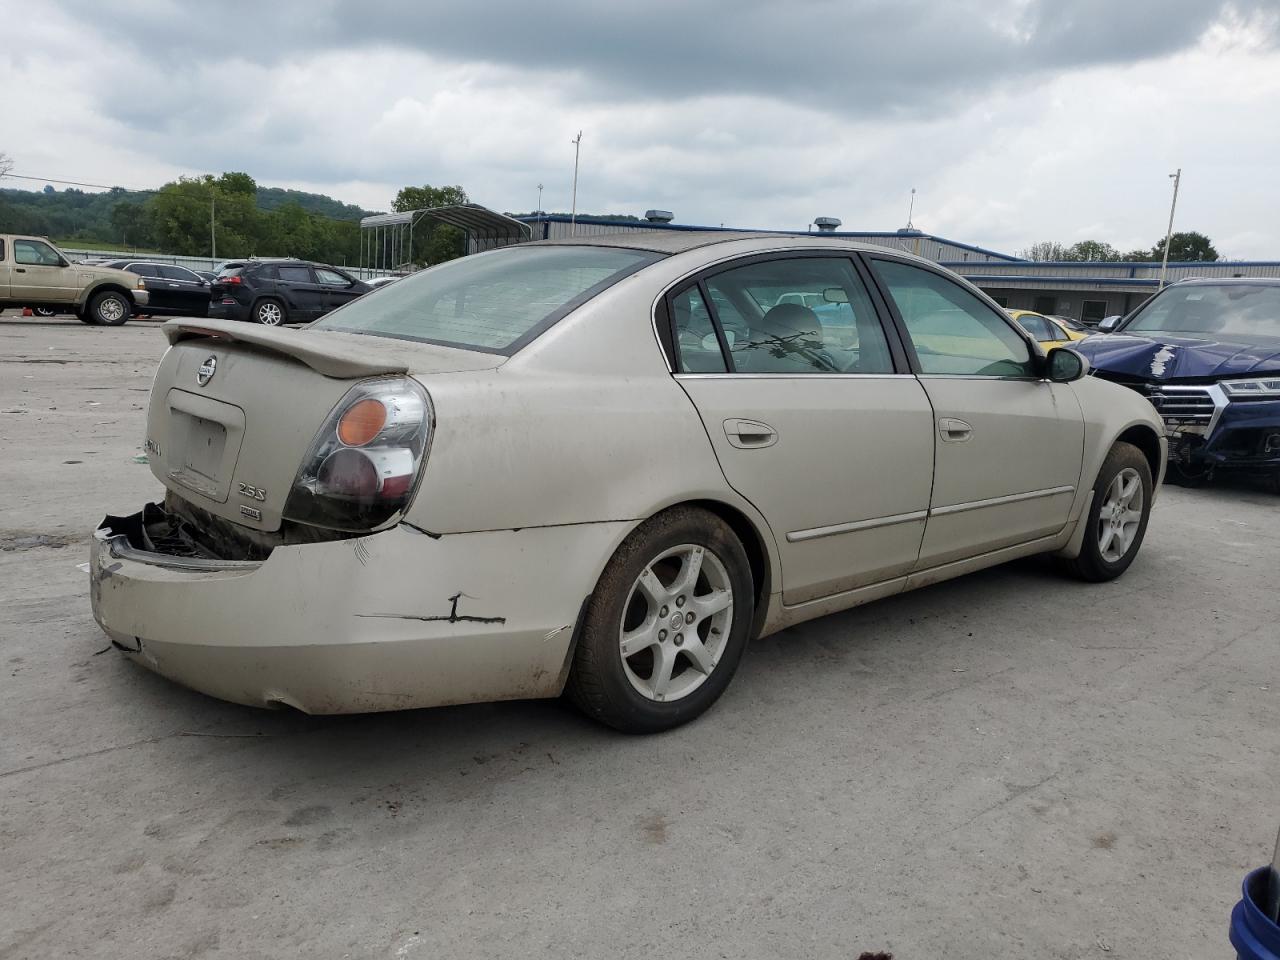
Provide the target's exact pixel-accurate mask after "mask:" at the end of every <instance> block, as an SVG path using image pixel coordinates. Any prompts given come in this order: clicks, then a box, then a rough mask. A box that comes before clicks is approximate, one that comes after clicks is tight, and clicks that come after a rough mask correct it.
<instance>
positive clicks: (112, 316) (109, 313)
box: [88, 290, 133, 327]
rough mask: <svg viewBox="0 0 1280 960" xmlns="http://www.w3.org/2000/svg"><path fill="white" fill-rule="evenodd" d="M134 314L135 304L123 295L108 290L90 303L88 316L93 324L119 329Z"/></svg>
mask: <svg viewBox="0 0 1280 960" xmlns="http://www.w3.org/2000/svg"><path fill="white" fill-rule="evenodd" d="M132 313H133V304H132V303H130V302H129V300H128V298H126V297H125V295H124V294H122V293H116V292H115V291H114V290H107V291H105V292H103V293H100V294H98V295H97V296H95V297H94V298H93V299H92V300H90V301H89V309H88V314H89V317H90V318H91V321H92V322H93V323H103V324H106V325H107V326H109V327H118V326H120V324H122V323H124V322H125V321H126V320H128V319H129V316H130V314H132Z"/></svg>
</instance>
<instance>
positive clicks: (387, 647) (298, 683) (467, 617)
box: [90, 504, 629, 713]
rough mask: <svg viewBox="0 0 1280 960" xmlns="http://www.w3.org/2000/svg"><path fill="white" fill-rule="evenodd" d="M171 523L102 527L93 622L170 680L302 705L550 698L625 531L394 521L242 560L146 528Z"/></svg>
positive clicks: (400, 705)
mask: <svg viewBox="0 0 1280 960" xmlns="http://www.w3.org/2000/svg"><path fill="white" fill-rule="evenodd" d="M164 520H165V515H164V512H163V510H162V509H161V508H159V507H157V506H156V505H154V504H151V505H148V507H147V510H146V511H144V512H139V513H137V514H134V515H132V516H130V517H108V518H106V519H105V520H104V521H103V524H102V525H101V526H100V527H99V528H98V530H97V531H96V532H95V534H94V537H93V542H92V547H91V557H90V578H91V597H92V602H93V614H94V618H95V619H96V620H97V621H98V623H99V625H100V626H101V627H102V629H103V630H104V631H106V633H107V635H108V636H110V638H111V640H112V642H113V643H114V645H115V646H116V647H117V648H118V649H120V650H122V651H123V652H124V653H125V654H126V655H127V656H129V657H130V658H131V659H133V660H134V661H136V662H138V663H140V664H142V665H143V666H145V667H147V668H149V669H151V670H154V671H155V672H156V673H159V674H162V675H163V676H166V677H169V678H170V679H172V680H175V681H177V682H178V683H181V684H184V685H186V686H188V687H192V688H194V689H196V690H199V691H202V692H204V693H207V694H210V695H211V696H215V697H219V698H221V699H223V700H230V701H233V702H235V703H243V704H249V705H253V706H268V707H270V706H280V705H288V706H292V707H296V708H297V709H299V710H302V711H305V712H307V713H362V712H371V711H382V710H401V709H409V708H415V707H430V706H441V705H445V704H453V703H469V702H476V701H485V700H508V699H521V698H533V697H551V696H556V695H558V694H559V693H560V690H561V688H562V687H563V684H564V677H565V675H566V673H567V666H568V658H569V654H570V652H571V651H570V643H571V639H572V636H573V627H574V624H575V622H576V620H577V618H578V616H579V613H580V610H581V608H582V605H583V601H584V598H585V597H586V595H587V594H588V593H590V592H591V590H592V589H593V588H594V586H595V581H596V578H597V577H598V576H599V573H600V569H601V568H602V566H603V563H604V558H607V557H608V556H610V555H611V553H612V551H613V548H614V546H615V545H616V544H617V542H619V541H620V540H621V538H622V537H623V536H624V535H625V533H626V531H627V528H628V526H629V525H627V524H623V523H602V524H584V525H576V526H572V527H543V528H533V529H526V530H521V531H510V530H507V531H491V532H483V533H467V534H449V535H445V536H438V537H437V536H430V535H427V534H425V533H423V532H421V531H418V530H417V529H415V528H412V527H409V526H406V525H400V526H397V527H394V528H392V529H390V530H387V531H384V532H382V533H377V534H373V535H370V536H365V537H355V538H351V539H344V540H333V541H328V542H322V543H307V544H299V545H286V546H277V547H275V548H274V549H273V550H271V552H270V554H269V555H268V556H267V557H266V558H265V559H262V560H238V559H223V558H218V557H213V556H208V555H200V553H201V551H199V550H188V549H185V548H184V546H183V544H182V543H181V542H177V543H175V542H173V541H171V540H166V539H165V538H163V537H157V536H155V531H156V530H157V529H162V528H163V521H164ZM158 522H160V523H161V527H157V523H158Z"/></svg>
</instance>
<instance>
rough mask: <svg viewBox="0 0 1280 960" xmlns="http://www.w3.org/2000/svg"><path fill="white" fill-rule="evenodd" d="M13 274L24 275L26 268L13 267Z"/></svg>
mask: <svg viewBox="0 0 1280 960" xmlns="http://www.w3.org/2000/svg"><path fill="white" fill-rule="evenodd" d="M13 272H14V273H26V272H27V268H26V267H14V268H13Z"/></svg>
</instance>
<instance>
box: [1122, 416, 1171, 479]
mask: <svg viewBox="0 0 1280 960" xmlns="http://www.w3.org/2000/svg"><path fill="white" fill-rule="evenodd" d="M1160 439H1161V438H1160V436H1159V434H1157V433H1156V432H1155V431H1154V430H1152V429H1151V427H1149V426H1147V425H1146V424H1142V423H1135V424H1133V425H1132V426H1130V427H1127V428H1126V429H1124V430H1123V431H1121V433H1120V435H1119V436H1118V437H1116V439H1115V441H1114V442H1113V443H1112V446H1115V444H1117V443H1129V444H1132V445H1133V446H1135V447H1137V448H1138V449H1139V450H1141V451H1142V455H1143V456H1144V457H1146V458H1147V463H1148V464H1149V465H1150V466H1151V481H1152V484H1153V486H1157V487H1158V486H1159V484H1160V478H1161V477H1162V476H1163V471H1164V465H1165V454H1164V446H1163V444H1162V443H1161V442H1160Z"/></svg>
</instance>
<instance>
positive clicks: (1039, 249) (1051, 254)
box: [1018, 240, 1066, 263]
mask: <svg viewBox="0 0 1280 960" xmlns="http://www.w3.org/2000/svg"><path fill="white" fill-rule="evenodd" d="M1065 250H1066V248H1065V247H1064V246H1063V245H1062V244H1060V243H1055V242H1054V241H1052V240H1041V241H1040V242H1039V243H1033V244H1032V245H1031V246H1029V247H1027V248H1026V249H1025V250H1020V251H1018V256H1019V257H1021V258H1022V259H1023V260H1035V261H1036V262H1037V263H1045V262H1048V261H1052V260H1061V259H1062V254H1063V253H1064V252H1065Z"/></svg>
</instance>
